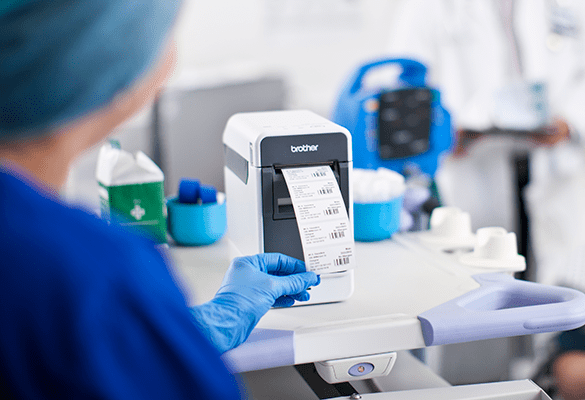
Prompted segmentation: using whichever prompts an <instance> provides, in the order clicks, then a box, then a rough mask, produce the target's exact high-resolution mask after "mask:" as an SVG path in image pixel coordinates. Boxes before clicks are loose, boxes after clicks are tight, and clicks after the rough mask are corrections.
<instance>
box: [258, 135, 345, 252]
mask: <svg viewBox="0 0 585 400" xmlns="http://www.w3.org/2000/svg"><path fill="white" fill-rule="evenodd" d="M268 139H269V140H268ZM264 142H267V143H264ZM301 143H302V144H301ZM299 146H300V148H299ZM309 146H314V147H313V151H311V148H310V147H309ZM291 147H292V148H293V149H294V150H297V149H298V150H299V151H297V152H296V153H295V152H294V151H292V152H291V150H290V148H291ZM321 149H322V153H320V150H321ZM301 150H302V151H301ZM262 151H263V153H262V154H263V156H262V160H263V167H262V168H261V169H262V177H261V182H262V183H261V187H262V221H263V227H262V228H263V231H264V234H263V239H264V243H263V244H264V251H265V252H279V253H283V254H287V255H289V256H291V257H295V258H298V259H300V260H304V256H303V248H302V244H301V238H300V234H299V230H298V226H297V221H296V218H295V213H294V209H293V205H292V200H291V197H290V194H289V191H288V187H287V185H286V181H285V180H284V176H283V174H282V169H283V168H295V167H306V166H320V165H327V166H330V167H331V169H332V170H333V173H334V175H335V178H336V179H337V183H338V184H339V188H340V189H341V193H342V197H343V200H344V202H345V207H346V209H347V212H348V215H350V222H352V221H351V207H350V205H351V204H350V200H351V199H350V193H349V173H350V171H349V169H350V168H351V162H348V161H347V160H348V159H349V157H348V154H347V136H345V135H344V134H341V133H332V134H316V135H296V136H291V137H286V136H284V137H283V136H281V137H270V138H265V139H264V140H263V143H262ZM265 152H266V153H265ZM264 154H267V156H266V157H264ZM264 161H274V163H273V164H271V165H264Z"/></svg>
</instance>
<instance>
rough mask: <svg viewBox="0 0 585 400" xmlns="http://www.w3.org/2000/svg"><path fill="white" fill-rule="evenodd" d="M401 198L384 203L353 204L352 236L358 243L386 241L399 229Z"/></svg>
mask: <svg viewBox="0 0 585 400" xmlns="http://www.w3.org/2000/svg"><path fill="white" fill-rule="evenodd" d="M402 199H403V196H399V197H396V198H394V199H392V200H390V201H387V202H384V203H354V204H353V235H354V239H355V240H357V241H359V242H374V241H377V240H384V239H388V238H389V237H391V236H392V234H393V233H395V232H396V231H398V229H400V211H401V210H402Z"/></svg>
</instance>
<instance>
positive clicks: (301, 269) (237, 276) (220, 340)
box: [191, 253, 320, 353]
mask: <svg viewBox="0 0 585 400" xmlns="http://www.w3.org/2000/svg"><path fill="white" fill-rule="evenodd" d="M319 283H320V278H319V276H317V275H316V274H315V273H314V272H305V264H304V263H303V262H302V261H299V260H297V259H294V258H292V257H289V256H285V255H284V254H278V253H265V254H258V255H255V256H248V257H240V258H236V259H234V260H233V261H232V263H231V265H230V267H229V269H228V271H227V272H226V274H225V277H224V279H223V282H222V283H221V286H220V288H219V290H218V291H217V293H216V295H215V297H214V298H213V299H212V300H211V301H208V302H207V303H204V304H201V305H199V306H195V307H193V308H192V309H191V312H192V314H193V316H194V318H195V324H196V325H197V326H198V327H199V328H200V330H201V332H203V334H204V335H205V336H206V337H207V338H208V339H209V340H210V341H211V342H212V343H213V344H214V345H215V346H216V347H217V349H218V350H219V351H220V352H221V353H223V352H225V351H227V350H230V349H232V348H234V347H236V346H238V345H240V344H241V343H242V342H244V341H245V340H246V339H247V338H248V336H249V335H250V332H252V329H254V327H255V326H256V324H257V323H258V321H259V320H260V318H262V316H263V315H264V314H266V312H267V311H268V310H269V309H270V307H273V306H274V307H290V306H292V305H293V304H294V302H295V300H299V301H307V300H309V293H308V292H307V288H308V287H310V286H316V285H318V284H319Z"/></svg>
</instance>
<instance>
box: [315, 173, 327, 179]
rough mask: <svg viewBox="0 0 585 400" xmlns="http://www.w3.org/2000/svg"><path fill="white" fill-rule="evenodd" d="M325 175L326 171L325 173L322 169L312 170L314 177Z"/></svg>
mask: <svg viewBox="0 0 585 400" xmlns="http://www.w3.org/2000/svg"><path fill="white" fill-rule="evenodd" d="M325 175H327V173H325V172H324V171H315V172H313V177H314V178H321V177H323V176H325Z"/></svg>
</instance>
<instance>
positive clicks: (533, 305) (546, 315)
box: [418, 273, 585, 346]
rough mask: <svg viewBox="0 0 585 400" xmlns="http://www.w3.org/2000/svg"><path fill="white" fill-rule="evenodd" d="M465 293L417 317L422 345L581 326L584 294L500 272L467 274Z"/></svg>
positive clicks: (584, 320) (584, 314) (582, 322)
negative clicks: (474, 285) (469, 287)
mask: <svg viewBox="0 0 585 400" xmlns="http://www.w3.org/2000/svg"><path fill="white" fill-rule="evenodd" d="M473 278H474V279H475V280H476V281H477V282H478V283H479V284H480V285H481V287H479V288H478V289H475V290H473V291H471V292H469V293H466V294H464V295H463V296H460V297H458V298H456V299H453V300H451V301H448V302H446V303H444V304H441V305H440V306H437V307H435V308H432V309H431V310H428V311H425V312H424V313H422V314H421V315H419V316H418V319H419V320H420V322H421V325H422V332H423V336H424V340H425V344H426V345H427V346H435V345H441V344H449V343H461V342H469V341H474V340H482V339H492V338H496V337H506V336H518V335H532V334H535V333H542V332H556V331H565V330H570V329H575V328H578V327H580V326H582V325H583V324H585V294H583V293H581V292H579V291H577V290H574V289H569V288H564V287H557V286H546V285H542V284H537V283H533V282H528V281H521V280H516V279H514V278H512V277H511V276H509V275H504V274H501V273H492V274H481V275H476V276H474V277H473Z"/></svg>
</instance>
